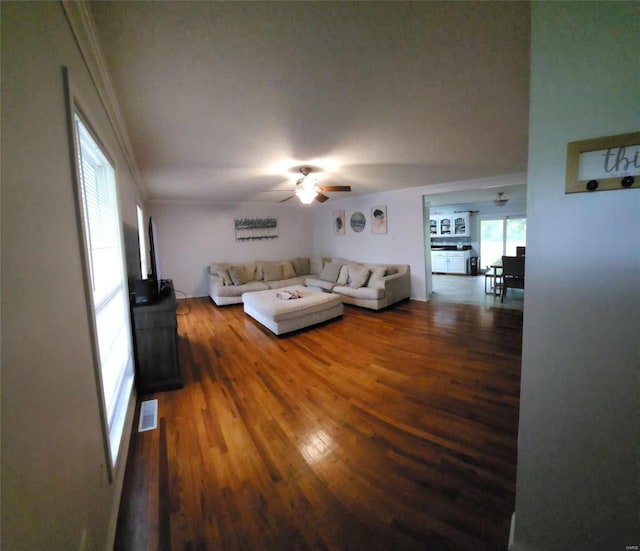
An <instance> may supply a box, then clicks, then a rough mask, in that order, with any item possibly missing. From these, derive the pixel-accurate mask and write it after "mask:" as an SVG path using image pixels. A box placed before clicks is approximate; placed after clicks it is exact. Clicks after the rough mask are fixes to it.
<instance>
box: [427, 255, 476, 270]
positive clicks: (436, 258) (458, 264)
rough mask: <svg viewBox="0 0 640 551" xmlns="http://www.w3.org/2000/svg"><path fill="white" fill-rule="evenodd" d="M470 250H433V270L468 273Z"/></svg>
mask: <svg viewBox="0 0 640 551" xmlns="http://www.w3.org/2000/svg"><path fill="white" fill-rule="evenodd" d="M469 256H470V254H469V251H432V252H431V271H432V272H435V273H440V274H466V273H467V266H468V264H469Z"/></svg>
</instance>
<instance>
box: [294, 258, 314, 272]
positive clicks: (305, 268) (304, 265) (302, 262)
mask: <svg viewBox="0 0 640 551" xmlns="http://www.w3.org/2000/svg"><path fill="white" fill-rule="evenodd" d="M293 268H294V269H295V271H296V275H299V276H301V275H309V274H310V273H311V272H310V271H309V268H310V262H309V258H308V257H307V258H304V257H300V258H295V259H294V260H293Z"/></svg>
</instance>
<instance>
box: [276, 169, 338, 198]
mask: <svg viewBox="0 0 640 551" xmlns="http://www.w3.org/2000/svg"><path fill="white" fill-rule="evenodd" d="M298 170H299V172H300V174H302V178H300V179H298V181H297V182H296V189H295V190H294V192H295V195H297V196H298V199H300V202H301V203H302V204H304V205H310V204H311V203H313V201H314V199H315V200H316V201H319V202H320V203H324V202H325V201H326V200H327V199H329V197H327V196H326V195H324V193H323V192H327V191H351V186H323V185H318V178H316V177H315V176H313V175H312V174H311V167H308V166H302V167H300V168H299V169H298ZM293 197H294V196H293V195H291V196H289V197H287V198H286V199H283V200H282V201H280V203H284V202H285V201H288V200H289V199H292V198H293Z"/></svg>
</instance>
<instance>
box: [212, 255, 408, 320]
mask: <svg viewBox="0 0 640 551" xmlns="http://www.w3.org/2000/svg"><path fill="white" fill-rule="evenodd" d="M293 285H306V286H307V287H312V288H316V289H321V290H323V291H326V292H332V293H336V294H339V295H341V296H342V301H343V302H344V303H346V304H353V305H355V306H362V307H364V308H370V309H372V310H380V309H381V308H385V307H386V306H390V305H391V304H394V303H396V302H398V301H400V300H404V299H406V298H409V297H410V296H411V273H410V268H409V265H408V264H370V263H362V262H355V261H353V260H347V259H344V258H333V259H330V258H323V257H319V256H314V257H300V258H295V259H291V260H270V261H256V262H250V263H246V264H231V263H214V264H211V265H210V266H209V296H210V297H211V299H212V300H213V301H214V302H215V303H216V304H217V305H218V306H223V305H227V304H239V303H241V302H242V294H243V293H247V292H250V291H264V290H267V289H281V288H282V287H289V286H293Z"/></svg>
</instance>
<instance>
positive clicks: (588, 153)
mask: <svg viewBox="0 0 640 551" xmlns="http://www.w3.org/2000/svg"><path fill="white" fill-rule="evenodd" d="M628 188H640V132H632V133H630V134H619V135H617V136H606V137H604V138H593V139H591V140H583V141H580V142H571V143H569V145H568V146H567V182H566V186H565V193H582V192H585V191H587V192H591V191H608V190H613V189H628Z"/></svg>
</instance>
